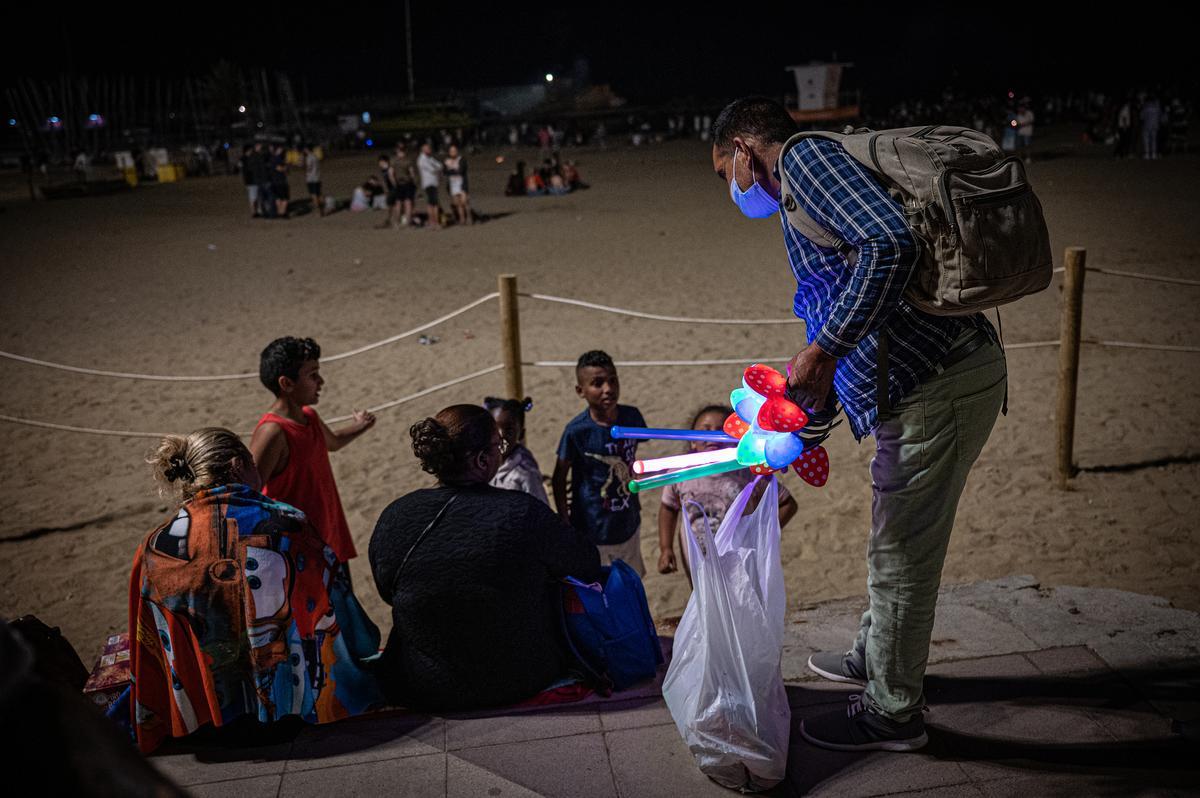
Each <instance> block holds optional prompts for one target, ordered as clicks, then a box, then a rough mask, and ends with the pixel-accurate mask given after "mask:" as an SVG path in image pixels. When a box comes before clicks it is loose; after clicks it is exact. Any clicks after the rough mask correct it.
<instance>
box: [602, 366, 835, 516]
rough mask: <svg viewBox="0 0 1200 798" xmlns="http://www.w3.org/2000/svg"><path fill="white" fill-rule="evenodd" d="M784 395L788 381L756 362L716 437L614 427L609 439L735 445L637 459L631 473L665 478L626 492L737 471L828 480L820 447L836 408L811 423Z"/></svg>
mask: <svg viewBox="0 0 1200 798" xmlns="http://www.w3.org/2000/svg"><path fill="white" fill-rule="evenodd" d="M786 391H787V379H786V378H785V377H784V376H783V375H782V374H780V373H779V372H778V371H776V370H775V369H773V368H771V367H770V366H764V365H763V364H761V363H755V364H754V365H752V366H750V367H749V368H747V369H746V371H745V372H744V374H743V375H742V386H741V387H740V388H736V389H735V390H734V391H733V392H732V393H731V394H730V395H729V403H730V404H731V405H732V406H733V409H734V412H733V413H732V414H730V416H729V418H727V419H725V424H724V425H723V429H722V431H721V432H716V431H708V430H675V429H654V428H646V427H613V428H612V436H613V437H614V438H636V439H642V440H679V441H702V442H706V443H720V444H735V445H729V446H725V447H723V448H720V449H716V450H713V451H704V452H691V453H689V454H683V455H676V456H673V457H660V458H657V459H654V460H637V461H635V462H634V464H633V471H634V473H635V474H645V473H646V472H653V471H666V473H662V474H656V475H654V476H651V477H643V478H641V479H635V480H632V481H630V483H629V490H630V491H631V492H633V493H638V492H640V491H643V490H650V489H652V488H660V487H663V486H664V485H671V484H674V483H677V482H683V481H685V480H688V479H696V478H698V477H705V476H711V475H713V474H723V473H728V472H730V471H737V470H739V469H742V468H749V469H750V470H751V471H752V472H753V473H755V474H770V473H772V472H775V471H786V470H787V469H788V467H789V466H791V467H792V468H794V469H795V471H796V473H797V474H798V475H799V476H800V478H801V479H803V480H804V481H805V482H807V483H808V484H810V485H812V486H813V487H817V488H819V487H821V486H822V485H824V484H825V482H826V481H827V480H828V479H829V455H828V454H827V453H826V452H825V448H824V447H823V446H821V445H820V443H821V442H822V441H824V440H825V438H826V437H827V436H828V435H829V432H830V430H832V428H833V427H834V426H836V425H837V423H840V422H837V423H835V422H834V420H833V419H834V416H835V415H836V412H837V411H836V405H834V409H833V410H832V411H831V412H829V413H827V414H825V416H824V417H823V418H821V419H819V420H818V419H811V418H810V417H809V414H808V413H805V412H804V410H803V409H801V408H800V406H799V405H797V404H796V403H795V402H793V401H791V400H790V399H788V398H787V396H786V395H785V394H786ZM672 469H674V470H672Z"/></svg>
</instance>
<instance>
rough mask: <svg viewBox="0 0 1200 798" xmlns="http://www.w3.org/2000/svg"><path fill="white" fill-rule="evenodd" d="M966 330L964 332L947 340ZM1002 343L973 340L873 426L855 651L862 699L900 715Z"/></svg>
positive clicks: (985, 429) (996, 382) (996, 385)
mask: <svg viewBox="0 0 1200 798" xmlns="http://www.w3.org/2000/svg"><path fill="white" fill-rule="evenodd" d="M970 338H971V334H970V333H966V334H964V335H963V336H962V337H960V339H959V340H958V341H956V342H955V347H954V348H952V349H951V352H950V355H948V357H952V356H953V353H954V352H955V350H956V349H958V348H960V347H962V346H963V345H964V344H966V343H967V342H968V341H969V340H970ZM1007 374H1008V372H1007V368H1006V366H1005V361H1004V352H1003V351H1002V350H1001V349H1000V347H999V346H998V345H996V344H994V343H988V344H987V345H985V346H983V347H980V348H979V349H977V350H975V351H974V352H972V353H971V354H969V355H967V356H966V357H965V358H963V359H962V360H960V361H959V362H957V363H954V364H953V365H952V366H949V367H948V368H946V369H945V370H944V371H942V372H940V373H938V374H935V375H933V376H932V377H929V378H928V379H926V380H925V382H924V383H922V384H921V385H920V386H918V387H917V388H916V389H915V390H914V391H913V392H912V393H911V394H910V395H908V396H906V397H905V398H904V399H903V400H901V401H900V402H899V403H898V404H897V405H896V407H895V408H893V410H892V412H891V413H889V414H888V415H887V416H885V417H884V418H883V419H882V420H881V421H880V423H879V424H878V426H877V427H876V428H875V431H874V436H875V457H874V458H873V459H872V460H871V483H872V490H873V496H872V502H871V539H870V542H869V543H868V545H867V569H868V570H867V592H868V596H869V598H870V607H869V609H868V610H867V611H866V612H865V613H864V614H863V616H862V622H861V626H860V628H859V632H858V637H857V639H856V640H855V642H854V648H855V651H857V652H858V653H859V654H860V655H862V656H863V657H864V658H865V661H866V672H867V678H868V682H867V689H866V701H867V704H868V705H869V706H871V707H872V708H873V709H874V710H875V711H876V712H878V713H880V714H882V715H883V716H885V717H887V718H890V719H892V720H896V721H901V722H903V721H906V720H908V719H909V718H911V717H912V715H913V714H915V713H917V712H920V711H921V708H922V707H923V706H924V704H925V696H924V690H923V682H924V679H925V665H926V662H927V661H928V659H929V641H930V637H931V635H932V633H933V614H934V606H935V604H936V603H937V593H938V586H939V585H940V584H941V579H942V564H943V563H944V562H945V559H946V547H947V545H948V543H949V542H950V530H951V529H952V528H953V527H954V515H955V512H956V511H957V510H958V499H959V497H960V496H961V495H962V491H963V486H964V485H965V484H966V481H967V475H968V474H969V473H970V471H971V466H972V465H973V464H974V463H975V459H976V458H977V457H979V452H980V451H981V450H982V449H983V445H984V444H985V443H987V439H988V435H989V434H991V431H992V426H993V425H994V424H995V422H996V416H997V415H998V413H999V411H1000V406H1001V404H1002V403H1003V401H1004V394H1005V390H1006V388H1007V379H1008V377H1007Z"/></svg>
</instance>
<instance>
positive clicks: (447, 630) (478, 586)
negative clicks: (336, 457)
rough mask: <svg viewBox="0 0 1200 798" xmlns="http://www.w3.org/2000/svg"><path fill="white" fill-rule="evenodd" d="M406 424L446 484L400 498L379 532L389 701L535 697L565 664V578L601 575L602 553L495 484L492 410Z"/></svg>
mask: <svg viewBox="0 0 1200 798" xmlns="http://www.w3.org/2000/svg"><path fill="white" fill-rule="evenodd" d="M409 434H410V435H411V436H412V440H413V451H414V452H415V453H416V455H417V457H418V458H420V460H421V467H422V468H424V469H425V470H426V471H428V472H429V473H431V474H433V475H435V476H436V477H437V478H438V484H437V486H436V487H432V488H425V489H422V490H417V491H414V492H412V493H409V494H408V495H406V496H401V497H400V498H399V499H397V500H396V501H394V502H392V503H391V504H390V505H389V506H388V507H387V509H386V510H384V511H383V515H381V516H380V518H379V523H377V524H376V525H375V533H374V534H373V535H372V536H371V545H370V551H369V556H370V561H371V571H372V573H373V574H374V575H375V586H376V588H377V589H378V590H379V594H380V596H382V597H383V600H384V601H386V602H387V603H388V604H390V605H392V633H391V635H390V636H389V637H388V643H387V648H386V650H385V651H384V654H383V658H382V661H381V662H380V665H379V668H378V670H377V672H378V673H379V676H380V680H381V682H383V686H384V689H385V691H386V692H387V694H388V699H389V700H390V701H391V702H392V703H395V704H402V705H404V706H409V707H417V708H422V709H429V710H456V709H477V708H483V707H489V706H501V705H505V704H512V703H516V702H518V701H522V700H524V699H526V698H529V697H530V696H533V695H535V694H536V693H537V692H538V691H540V690H543V689H545V688H546V687H549V686H550V685H551V684H552V683H553V682H554V681H556V680H557V679H559V678H561V677H562V676H564V675H565V673H566V666H567V653H566V650H565V644H564V643H563V642H562V637H561V635H560V632H559V629H560V619H559V612H560V610H559V607H558V604H557V602H558V601H560V599H559V593H558V586H557V584H556V581H557V580H558V579H560V578H562V577H564V576H574V577H577V578H579V579H582V580H584V581H587V582H591V581H596V580H599V579H600V577H601V571H600V556H599V553H598V552H597V551H596V547H595V546H593V545H592V544H591V543H590V542H588V541H587V540H586V539H585V538H584V537H583V536H581V535H580V534H579V533H578V532H576V531H575V530H574V529H572V528H571V527H569V526H567V525H566V524H564V523H562V521H560V520H559V518H558V516H557V515H555V514H554V512H553V511H552V510H551V509H550V508H549V507H548V506H547V505H546V504H545V503H543V502H541V501H538V500H537V499H535V498H534V497H532V496H530V495H529V494H527V493H518V492H516V491H511V490H502V489H500V488H493V487H491V486H489V485H488V482H489V481H490V480H491V479H492V477H494V476H495V475H496V471H497V469H498V468H499V467H500V462H501V460H502V459H503V457H504V449H505V445H504V441H503V439H502V438H501V437H500V432H499V430H498V429H497V427H496V422H495V421H494V420H493V419H492V416H491V414H490V413H489V412H488V411H487V410H485V409H484V408H482V407H479V406H477V405H454V406H452V407H448V408H446V409H445V410H443V411H442V412H440V413H438V414H437V416H435V417H434V418H426V419H425V420H423V421H419V422H417V423H416V424H414V425H413V426H412V428H411V429H410V430H409Z"/></svg>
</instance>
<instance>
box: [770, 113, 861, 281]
mask: <svg viewBox="0 0 1200 798" xmlns="http://www.w3.org/2000/svg"><path fill="white" fill-rule="evenodd" d="M807 138H821V139H829V140H830V141H836V142H838V143H841V140H842V138H844V137H843V136H842V135H841V134H840V133H830V132H828V131H824V130H805V131H802V132H800V133H797V134H796V135H794V136H792V137H791V138H789V139H788V140H787V141H785V142H784V143H783V146H782V147H781V148H780V149H779V160H778V161H777V162H776V164H775V171H776V173H777V174H778V175H779V204H780V206H781V207H782V208H783V212H784V214H785V215H786V216H787V220H788V223H789V224H791V226H792V227H794V228H796V229H797V230H799V231H800V234H801V235H802V236H804V237H805V238H807V239H808V240H809V241H811V242H813V243H814V244H816V245H817V246H819V247H822V248H824V249H836V250H837V251H838V252H840V253H841V254H842V256H843V257H844V258H846V260H847V261H849V263H850V265H851V266H853V265H854V263H855V261H857V260H858V251H857V250H856V249H854V247H852V246H850V245H849V244H847V243H846V242H845V241H844V240H843V239H842V238H840V237H839V236H838V235H837V234H836V233H834V232H832V231H830V230H827V229H825V228H824V227H822V226H821V225H820V224H818V223H817V222H816V220H814V219H813V218H812V217H811V216H809V214H808V211H806V210H804V203H802V202H800V200H799V199H797V198H796V195H795V192H794V191H793V190H792V186H791V183H790V181H789V180H788V176H787V172H786V171H785V170H784V168H783V156H785V155H787V153H788V151H789V150H791V148H792V147H794V146H796V145H797V144H799V143H800V141H801V140H803V139H807Z"/></svg>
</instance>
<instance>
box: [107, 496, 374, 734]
mask: <svg viewBox="0 0 1200 798" xmlns="http://www.w3.org/2000/svg"><path fill="white" fill-rule="evenodd" d="M129 627H130V628H129V636H130V639H131V641H132V645H131V663H132V675H133V682H134V687H133V696H132V697H133V700H132V701H131V702H130V703H131V713H132V718H131V720H132V723H133V727H134V730H135V734H136V736H137V742H138V747H139V748H140V749H141V751H142V752H144V753H146V752H149V751H152V750H154V748H156V747H157V746H158V745H159V744H160V743H161V742H162V740H163V739H164V738H166V737H181V736H184V735H187V734H190V733H191V732H193V731H195V730H196V729H198V728H199V727H201V726H203V725H204V724H212V725H214V726H222V725H224V724H226V723H229V722H231V721H232V720H234V719H235V718H238V717H242V716H247V715H248V716H250V717H254V718H257V719H258V720H259V721H261V722H264V723H269V722H271V721H274V720H277V719H279V718H281V717H284V716H286V715H297V716H299V717H301V718H303V719H304V720H306V721H308V722H310V723H327V722H330V721H334V720H339V719H341V718H345V717H349V716H351V715H357V714H360V713H362V712H365V711H368V710H371V709H374V708H375V707H378V706H382V704H383V696H382V693H381V692H380V690H379V688H378V686H377V684H376V682H375V678H374V677H373V676H372V675H371V674H370V673H368V672H367V671H366V670H364V668H363V667H362V665H361V664H360V663H361V661H362V660H363V659H365V658H367V657H370V656H372V655H374V654H376V653H377V652H378V650H379V640H380V637H379V630H378V628H376V626H375V625H374V624H373V623H372V622H371V620H370V618H368V617H367V615H366V613H365V612H364V611H363V609H362V607H361V606H360V605H359V603H358V601H357V599H356V598H355V597H354V593H353V591H352V590H351V587H350V582H349V576H348V572H347V571H346V569H345V567H344V566H342V565H341V564H339V563H338V562H337V560H336V559H335V558H334V556H333V553H332V551H331V550H330V549H329V548H328V547H327V546H325V545H324V543H323V542H322V541H321V539H320V536H319V535H317V533H316V532H315V531H314V530H313V529H312V527H311V526H310V525H309V524H308V522H307V520H306V519H305V516H304V514H303V513H301V512H300V511H299V510H296V509H295V508H293V507H291V506H289V505H286V504H282V503H280V502H274V501H272V500H270V499H268V498H266V497H265V496H262V495H260V494H259V493H256V492H255V491H253V490H251V489H250V488H248V487H246V486H245V485H228V486H224V487H221V488H216V489H214V490H211V491H205V492H202V493H200V494H198V495H197V496H196V497H195V498H194V499H192V500H191V501H189V502H187V503H185V504H184V505H183V506H182V507H181V508H180V509H179V512H178V514H177V515H176V516H175V517H174V518H173V519H172V520H170V521H169V522H167V523H165V524H164V525H163V526H161V527H159V528H158V529H156V530H155V531H154V532H151V533H150V535H148V536H147V537H146V539H145V540H144V541H143V543H142V545H141V547H140V548H139V549H138V552H137V555H136V556H135V557H134V561H133V573H132V575H131V577H130V583H129Z"/></svg>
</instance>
